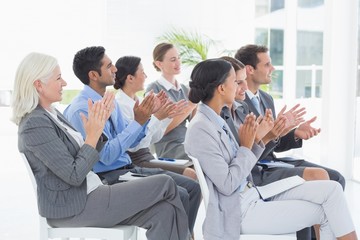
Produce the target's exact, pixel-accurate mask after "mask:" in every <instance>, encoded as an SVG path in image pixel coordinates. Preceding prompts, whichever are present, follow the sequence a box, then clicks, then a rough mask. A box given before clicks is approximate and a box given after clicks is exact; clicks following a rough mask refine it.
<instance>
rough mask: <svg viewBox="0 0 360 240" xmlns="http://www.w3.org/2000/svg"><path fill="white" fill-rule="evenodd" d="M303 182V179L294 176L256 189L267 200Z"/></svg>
mask: <svg viewBox="0 0 360 240" xmlns="http://www.w3.org/2000/svg"><path fill="white" fill-rule="evenodd" d="M304 182H305V180H304V179H303V178H301V177H299V176H297V175H296V176H292V177H288V178H284V179H281V180H279V181H276V182H272V183H269V184H267V185H264V186H261V187H260V186H258V187H257V189H258V190H259V193H260V195H261V196H262V198H263V199H268V198H270V197H273V196H275V195H277V194H279V193H282V192H285V191H286V190H289V189H291V188H294V187H296V186H299V185H301V184H303V183H304Z"/></svg>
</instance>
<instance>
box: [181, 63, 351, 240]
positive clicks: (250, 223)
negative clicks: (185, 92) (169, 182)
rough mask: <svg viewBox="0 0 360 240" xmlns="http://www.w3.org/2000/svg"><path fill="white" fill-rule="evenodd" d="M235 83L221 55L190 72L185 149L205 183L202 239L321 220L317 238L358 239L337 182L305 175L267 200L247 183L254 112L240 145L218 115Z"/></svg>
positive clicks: (256, 148) (291, 228)
mask: <svg viewBox="0 0 360 240" xmlns="http://www.w3.org/2000/svg"><path fill="white" fill-rule="evenodd" d="M236 88H237V82H236V77H235V71H234V69H233V68H232V66H231V64H230V63H228V62H227V61H225V60H222V59H210V60H205V61H203V62H201V63H199V64H198V65H196V66H195V68H194V70H193V72H192V74H191V81H190V92H189V100H190V101H192V102H193V103H199V102H201V103H200V104H199V105H198V110H197V113H196V114H195V116H194V118H193V119H192V121H191V122H190V124H189V127H188V131H187V133H186V137H185V150H186V152H187V153H188V154H189V155H191V156H194V157H196V158H198V160H199V162H200V164H201V167H202V169H203V171H204V174H205V176H206V181H207V184H208V186H209V194H210V195H209V204H208V208H207V212H206V217H205V221H204V225H203V234H204V239H206V240H212V239H216V240H220V239H227V240H233V239H234V240H235V239H236V240H238V239H239V237H240V233H248V234H251V233H258V234H285V233H290V232H295V231H298V230H300V229H303V228H305V227H309V226H312V225H315V224H320V233H319V236H320V237H319V238H320V239H321V240H330V239H331V240H332V239H357V236H356V232H355V230H354V229H355V228H354V225H353V222H352V219H351V216H350V213H349V210H348V207H347V204H346V200H345V197H344V194H343V192H342V188H341V185H340V184H339V183H338V182H335V181H329V180H323V181H306V182H304V183H303V184H302V185H299V186H297V187H294V188H292V189H289V190H287V191H285V192H283V193H280V194H277V195H275V196H274V197H271V198H269V199H267V200H266V201H264V200H262V199H261V198H260V196H259V194H258V192H257V189H256V188H255V187H252V186H251V185H250V186H249V184H248V181H247V179H249V178H250V177H251V174H250V172H251V169H252V168H253V166H254V165H255V164H256V162H257V159H258V157H259V155H260V154H261V153H262V151H263V150H264V145H263V143H262V142H261V141H260V142H255V135H256V130H257V126H258V123H257V122H256V120H255V116H254V115H253V114H249V115H247V116H246V118H245V121H244V123H243V124H242V125H241V127H240V129H239V134H238V135H239V138H240V142H241V144H242V145H241V146H240V147H239V146H238V145H236V144H235V143H236V139H235V137H234V136H233V135H232V133H231V131H230V129H229V128H228V127H227V125H226V124H225V121H224V120H223V119H222V118H221V117H220V111H221V109H222V108H223V106H224V105H229V104H231V103H232V101H233V100H234V97H235V91H236ZM318 189H321V191H318Z"/></svg>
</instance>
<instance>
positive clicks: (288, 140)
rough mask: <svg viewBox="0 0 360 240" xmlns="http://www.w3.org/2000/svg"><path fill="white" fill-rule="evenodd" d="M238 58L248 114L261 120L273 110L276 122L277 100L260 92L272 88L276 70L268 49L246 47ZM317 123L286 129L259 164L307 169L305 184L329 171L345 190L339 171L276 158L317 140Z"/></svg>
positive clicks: (241, 50)
mask: <svg viewBox="0 0 360 240" xmlns="http://www.w3.org/2000/svg"><path fill="white" fill-rule="evenodd" d="M235 58H236V59H237V60H239V61H241V62H242V63H243V64H244V65H245V68H246V74H247V77H246V81H247V85H248V90H247V91H246V98H245V103H246V104H247V106H248V107H249V111H250V112H253V113H254V114H255V115H256V116H259V115H260V114H262V112H264V111H265V109H271V111H272V113H273V117H274V119H275V118H276V115H275V106H274V100H273V98H272V97H271V96H270V95H269V94H268V93H266V92H264V91H262V90H261V89H260V86H261V85H263V84H269V83H270V82H271V75H272V73H273V71H274V70H275V68H274V66H273V65H272V64H271V58H270V56H269V54H268V48H267V47H265V46H258V45H246V46H244V47H241V48H240V49H239V50H238V51H237V52H236V54H235ZM253 98H254V100H253ZM255 98H258V101H259V107H260V109H259V110H258V109H256V102H255V104H254V103H253V101H256V99H255ZM259 111H260V112H259ZM290 111H292V112H293V113H295V114H294V115H296V113H300V112H301V109H300V110H298V109H296V107H295V108H292V109H291V110H290ZM284 114H286V113H284ZM315 120H316V117H314V118H312V119H310V120H308V121H305V122H303V123H301V124H299V125H298V126H297V124H296V123H294V124H293V125H290V126H289V127H287V129H286V130H285V132H284V133H283V134H281V135H280V137H279V138H278V139H276V140H273V141H270V142H269V143H268V144H267V145H266V150H265V151H264V154H263V155H262V156H261V157H260V159H259V160H260V161H261V160H265V159H266V160H272V161H281V162H286V163H288V164H291V165H294V166H295V167H303V168H304V169H303V174H302V177H303V178H304V179H306V180H317V179H319V177H318V176H317V174H323V173H322V172H319V171H313V168H318V169H320V170H321V169H324V170H326V172H327V174H328V175H329V178H330V179H331V180H334V181H337V182H339V183H340V184H341V185H342V187H343V188H345V178H344V177H343V176H342V175H341V174H340V173H339V172H338V171H336V170H333V169H330V168H326V167H323V166H320V165H317V164H314V163H310V162H308V161H305V160H304V159H291V158H283V159H281V158H277V157H276V156H275V154H274V152H283V151H287V150H290V149H293V148H300V147H302V141H303V140H307V139H310V138H312V137H314V136H316V135H317V134H318V133H319V132H320V129H316V128H314V127H312V126H311V123H313V122H314V121H315ZM295 122H296V121H295ZM285 133H286V134H285ZM267 172H268V173H267V175H268V176H267V177H266V179H270V180H272V179H274V178H275V179H274V180H277V179H276V178H277V176H271V175H276V174H272V171H267ZM266 179H263V181H262V182H263V184H264V183H266V182H264V180H266ZM320 179H321V177H320ZM254 180H255V179H254Z"/></svg>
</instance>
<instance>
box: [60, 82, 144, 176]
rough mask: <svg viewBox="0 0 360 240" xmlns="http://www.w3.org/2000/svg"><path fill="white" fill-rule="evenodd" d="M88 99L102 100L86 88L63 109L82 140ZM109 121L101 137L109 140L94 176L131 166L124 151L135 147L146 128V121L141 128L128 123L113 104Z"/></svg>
mask: <svg viewBox="0 0 360 240" xmlns="http://www.w3.org/2000/svg"><path fill="white" fill-rule="evenodd" d="M88 99H91V100H92V101H93V102H95V101H99V100H101V99H102V96H101V95H100V94H98V93H97V92H96V91H94V90H93V89H92V88H91V87H89V86H87V85H85V86H84V89H83V90H82V91H81V92H80V93H79V95H78V96H77V97H76V98H74V100H73V101H72V102H71V104H70V105H69V106H68V107H67V108H66V109H65V111H64V116H65V117H66V118H67V119H68V120H69V121H70V122H71V124H72V126H73V127H74V128H76V130H78V131H79V132H80V133H81V134H82V136H83V137H84V138H85V129H84V126H83V122H82V119H81V117H80V112H83V113H84V114H85V116H87V114H88ZM110 118H111V121H112V123H113V127H112V126H111V122H110V119H109V120H108V121H107V122H106V124H105V128H104V131H103V133H104V134H105V135H106V136H107V137H108V141H107V142H106V144H105V146H104V147H103V149H102V150H101V152H100V161H99V162H97V163H96V164H95V165H94V168H93V170H94V172H96V173H98V172H106V171H110V170H114V169H117V168H120V167H123V166H125V165H127V164H130V163H131V159H130V157H129V155H128V154H127V153H126V151H127V150H128V149H129V148H133V147H135V146H136V145H137V144H138V143H139V142H140V141H141V139H142V138H143V137H144V136H145V134H146V127H147V124H148V122H149V121H147V122H146V123H145V124H144V125H143V126H141V125H140V124H139V123H138V122H136V121H135V120H133V121H130V122H128V121H127V120H126V119H125V118H124V117H123V116H122V113H121V110H120V107H119V105H118V104H117V103H115V109H114V111H113V112H112V114H111V117H110Z"/></svg>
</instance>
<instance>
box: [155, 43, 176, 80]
mask: <svg viewBox="0 0 360 240" xmlns="http://www.w3.org/2000/svg"><path fill="white" fill-rule="evenodd" d="M156 65H157V66H158V68H160V70H161V72H162V73H163V74H164V75H169V76H173V75H177V74H179V73H180V72H181V60H180V55H179V53H178V51H177V49H176V48H170V49H169V50H168V51H167V52H166V53H165V55H164V58H163V60H162V61H156Z"/></svg>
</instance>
